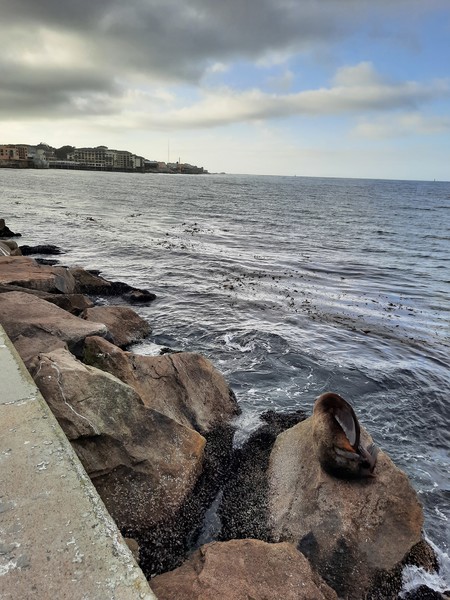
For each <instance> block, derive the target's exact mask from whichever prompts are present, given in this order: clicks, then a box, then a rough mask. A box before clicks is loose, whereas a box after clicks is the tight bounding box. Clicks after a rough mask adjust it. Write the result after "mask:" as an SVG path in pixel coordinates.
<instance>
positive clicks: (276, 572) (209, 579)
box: [151, 539, 337, 600]
mask: <svg viewBox="0 0 450 600" xmlns="http://www.w3.org/2000/svg"><path fill="white" fill-rule="evenodd" d="M151 586H152V589H153V591H154V592H155V594H156V595H157V596H158V598H159V600H193V599H194V598H198V599H201V600H218V599H219V598H220V599H221V600H250V599H252V600H337V596H336V593H335V592H334V591H333V590H332V589H331V588H330V587H328V585H326V583H325V582H324V581H323V580H322V579H321V578H320V577H319V576H318V575H317V574H316V573H314V572H313V571H312V569H311V567H310V565H309V563H308V561H307V560H306V558H305V557H304V556H303V555H302V554H301V553H300V552H298V551H297V550H296V549H295V548H294V546H292V545H291V544H287V543H281V544H267V543H265V542H261V541H259V540H251V539H247V540H232V541H230V542H215V543H211V544H207V545H206V546H202V547H201V548H200V549H199V550H197V551H196V552H195V553H194V554H193V555H192V556H191V558H190V559H189V560H188V561H186V562H185V563H184V564H183V565H182V566H181V567H179V568H178V569H176V570H175V571H171V572H170V573H164V574H162V575H158V576H157V577H155V578H154V579H152V581H151Z"/></svg>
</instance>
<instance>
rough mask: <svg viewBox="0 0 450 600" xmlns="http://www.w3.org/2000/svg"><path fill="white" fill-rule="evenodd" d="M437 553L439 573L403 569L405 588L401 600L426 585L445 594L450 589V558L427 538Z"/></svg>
mask: <svg viewBox="0 0 450 600" xmlns="http://www.w3.org/2000/svg"><path fill="white" fill-rule="evenodd" d="M425 539H426V541H427V542H428V543H429V544H430V546H431V547H432V548H433V550H434V551H435V553H436V556H437V559H438V563H439V573H428V571H425V569H422V568H421V567H416V566H413V565H408V566H406V567H405V568H404V569H403V573H402V578H403V587H402V590H401V592H400V598H405V597H406V594H407V593H408V592H411V591H412V590H415V589H416V588H418V587H419V586H421V585H426V586H427V587H429V588H430V589H432V590H434V591H435V592H445V591H446V590H448V589H449V588H450V557H449V555H448V554H447V553H446V552H443V551H442V550H441V549H440V548H438V547H437V546H436V545H435V544H433V542H432V541H431V540H430V539H428V538H427V537H426V536H425Z"/></svg>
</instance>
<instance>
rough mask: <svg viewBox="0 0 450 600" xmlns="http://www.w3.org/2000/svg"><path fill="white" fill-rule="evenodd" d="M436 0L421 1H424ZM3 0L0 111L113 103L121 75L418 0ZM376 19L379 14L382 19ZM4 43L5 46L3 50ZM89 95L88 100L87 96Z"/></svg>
mask: <svg viewBox="0 0 450 600" xmlns="http://www.w3.org/2000/svg"><path fill="white" fill-rule="evenodd" d="M443 1H444V0H428V2H427V3H426V5H427V8H428V10H431V9H432V8H433V6H439V5H443V4H442V3H443ZM374 4H375V3H374V2H373V1H372V0H339V1H338V0H315V1H308V2H306V1H300V0H227V1H225V0H190V1H188V2H185V1H184V0H128V2H126V3H124V2H123V1H122V0H120V1H119V0H95V1H94V0H77V2H61V0H15V1H14V2H3V3H2V8H1V22H0V36H1V39H2V46H3V50H2V53H1V55H0V116H4V117H7V118H9V117H11V116H12V115H14V114H16V115H18V116H22V117H25V116H27V115H29V116H35V115H40V114H44V113H45V112H46V111H48V112H50V111H56V112H57V113H58V114H64V113H65V114H66V115H67V116H69V115H71V114H74V112H75V114H79V113H80V112H96V111H98V110H100V108H101V107H99V105H98V103H97V104H96V105H95V107H94V102H93V101H94V100H96V99H97V100H98V99H99V98H101V99H102V100H103V106H104V112H105V113H108V112H114V111H115V110H117V111H120V108H121V106H122V102H123V97H124V94H125V83H126V82H130V81H132V82H135V83H136V84H138V83H139V84H140V85H145V84H146V83H150V82H155V81H159V82H178V83H179V82H181V83H195V82H198V81H199V80H201V77H202V75H203V74H204V73H205V72H206V70H207V68H208V66H210V65H211V63H213V62H215V61H220V62H227V61H230V60H234V59H237V58H240V59H243V60H247V59H248V60H258V59H261V60H262V59H264V58H267V57H268V56H270V54H271V53H276V52H280V53H290V52H298V51H301V50H305V49H310V48H314V47H320V45H321V44H326V45H328V44H330V43H332V41H333V40H338V39H340V38H341V37H342V36H344V35H346V34H347V33H349V32H350V31H352V29H353V28H354V27H356V26H357V25H358V23H360V22H361V20H364V21H366V20H367V19H373V18H374V17H376V16H378V17H380V16H383V15H384V14H385V13H384V12H383V11H388V14H389V13H392V12H393V11H395V10H396V7H401V6H403V7H404V6H408V10H409V11H413V10H419V9H420V7H421V6H422V9H423V4H424V3H423V2H422V1H421V0H378V2H377V3H376V6H375V7H374ZM380 22H382V20H381V21H380ZM5 48H7V49H9V51H8V50H7V51H6V52H5V50H4V49H5ZM90 101H91V102H90Z"/></svg>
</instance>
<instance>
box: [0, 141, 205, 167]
mask: <svg viewBox="0 0 450 600" xmlns="http://www.w3.org/2000/svg"><path fill="white" fill-rule="evenodd" d="M1 167H6V168H8V167H9V168H16V169H79V170H84V171H121V172H127V173H186V174H192V175H203V174H206V173H208V171H207V170H206V169H204V168H203V167H197V166H196V165H190V164H187V163H182V162H180V161H178V162H175V163H171V162H167V163H165V162H162V161H158V160H149V159H147V158H144V157H143V156H138V155H136V154H133V153H132V152H128V151H127V150H112V149H111V148H108V147H107V146H97V147H95V148H76V147H75V146H61V148H53V146H49V145H48V144H45V143H44V142H41V143H40V144H37V146H32V145H29V144H0V168H1Z"/></svg>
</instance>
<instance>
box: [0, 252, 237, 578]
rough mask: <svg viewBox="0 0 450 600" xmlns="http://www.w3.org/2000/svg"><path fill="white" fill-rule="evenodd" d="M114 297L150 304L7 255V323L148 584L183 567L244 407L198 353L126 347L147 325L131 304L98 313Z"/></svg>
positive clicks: (0, 262)
mask: <svg viewBox="0 0 450 600" xmlns="http://www.w3.org/2000/svg"><path fill="white" fill-rule="evenodd" d="M86 294H89V295H90V297H88V296H86ZM115 295H120V296H121V302H123V300H124V299H125V300H127V299H131V298H132V300H130V301H135V302H136V301H138V302H144V301H149V300H152V299H153V298H154V295H153V294H151V292H148V291H147V290H136V289H134V288H132V287H131V286H129V285H127V284H124V283H121V282H109V281H106V280H105V279H103V278H102V277H99V276H98V275H96V274H93V273H89V272H88V271H85V270H83V269H80V268H75V269H71V268H65V267H61V266H54V265H42V264H39V263H37V262H36V261H35V260H33V259H32V258H29V257H24V256H21V255H17V256H13V255H11V254H9V255H6V256H0V323H1V324H2V326H3V327H4V329H5V331H6V333H7V334H8V335H9V337H10V338H11V340H12V342H13V343H14V345H15V346H16V348H17V350H18V352H19V354H20V355H21V357H22V359H23V360H24V362H25V364H26V366H27V368H28V369H29V371H30V372H31V374H32V376H33V378H34V380H35V382H36V384H37V386H38V387H39V389H40V391H41V393H42V395H43V397H44V398H45V399H46V401H47V403H48V404H49V406H50V408H51V410H52V411H53V413H54V414H55V416H56V418H57V419H58V421H59V423H60V425H61V427H62V429H63V430H64V432H65V433H66V435H67V437H68V439H69V440H70V442H71V443H72V446H73V447H74V449H75V451H76V453H77V454H78V456H79V458H80V460H81V462H82V464H83V465H84V467H85V469H86V471H87V473H88V474H89V476H90V477H91V479H92V481H93V483H94V485H95V486H96V488H97V490H98V492H99V494H100V496H101V498H102V499H103V501H104V503H105V505H106V506H107V508H108V510H109V512H110V513H111V515H112V516H113V518H114V519H115V521H116V522H117V524H118V526H119V528H120V529H121V530H122V532H123V534H124V535H127V536H131V537H133V538H134V539H135V540H137V541H138V543H139V545H140V555H141V566H142V567H143V569H144V571H145V572H146V574H147V575H148V576H149V575H151V574H153V573H155V572H160V571H163V570H166V569H168V568H171V567H173V566H176V565H177V564H179V563H180V562H181V561H182V559H183V557H184V554H185V551H186V549H187V547H188V543H189V542H188V536H189V534H191V535H192V531H193V530H195V529H196V528H198V527H199V525H200V522H201V518H202V514H203V512H204V510H206V507H207V506H206V505H207V503H208V502H209V501H210V498H211V496H213V495H214V494H215V493H216V491H217V490H216V487H217V485H218V479H217V477H216V475H214V477H212V473H214V474H215V472H216V470H215V469H214V465H215V464H216V462H217V461H218V460H219V458H218V456H220V461H221V462H222V458H223V457H226V456H227V455H229V454H230V452H231V436H232V428H231V420H232V418H233V417H234V415H235V414H237V412H238V407H237V402H236V399H235V397H234V395H233V393H232V392H231V390H230V388H229V387H228V385H227V383H226V382H225V380H224V378H223V377H222V375H221V374H220V373H219V372H218V371H216V370H215V369H214V367H213V366H212V364H211V363H210V362H209V361H207V360H206V359H205V358H203V357H201V356H199V355H196V354H190V353H180V354H173V355H170V354H167V355H164V356H160V357H144V356H138V355H135V354H133V353H131V352H125V351H124V350H122V348H126V347H127V346H128V345H129V344H130V343H132V342H134V341H136V340H138V339H141V338H142V337H145V336H146V335H148V333H149V332H150V326H149V324H148V323H147V322H146V321H145V320H144V319H142V318H141V317H140V316H139V315H138V314H137V313H136V312H135V311H133V310H132V309H131V308H129V307H126V306H123V305H120V306H112V305H109V306H95V301H96V298H98V297H102V298H104V297H105V296H107V297H108V300H110V301H111V302H113V299H114V296H115Z"/></svg>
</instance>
